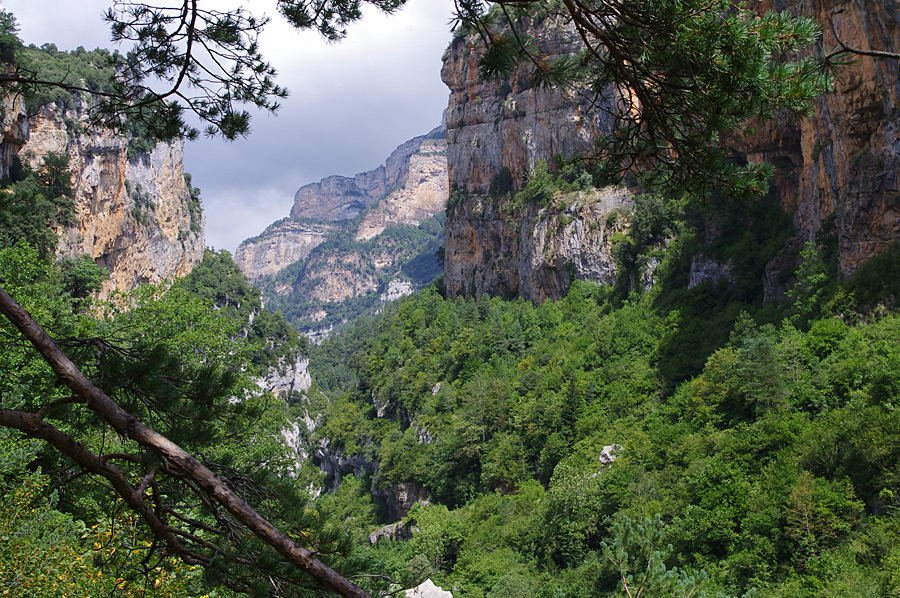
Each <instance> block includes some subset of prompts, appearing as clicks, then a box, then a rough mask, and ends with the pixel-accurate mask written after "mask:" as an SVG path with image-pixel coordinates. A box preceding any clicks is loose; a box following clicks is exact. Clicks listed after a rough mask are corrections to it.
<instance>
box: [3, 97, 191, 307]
mask: <svg viewBox="0 0 900 598" xmlns="http://www.w3.org/2000/svg"><path fill="white" fill-rule="evenodd" d="M27 125H28V126H27V131H26V134H25V135H24V136H25V139H26V140H25V142H24V144H23V145H21V146H20V148H19V153H20V156H21V157H23V158H24V159H25V160H27V161H28V162H29V163H30V164H31V165H32V167H38V166H39V165H40V163H41V161H42V159H43V157H44V156H45V155H47V154H48V153H51V152H52V153H57V154H67V155H68V156H69V169H70V171H71V172H72V186H73V189H74V191H75V197H74V200H75V212H76V218H77V220H78V225H77V226H75V227H73V228H70V229H66V230H61V231H58V232H59V233H60V244H59V248H58V251H57V253H58V254H59V255H77V254H81V253H86V254H88V255H90V256H91V257H92V258H94V260H95V261H96V262H97V264H98V265H100V266H101V267H104V268H106V269H108V270H109V273H110V278H109V280H108V281H107V282H106V283H105V284H104V286H103V289H102V290H101V292H100V295H101V297H105V296H107V295H108V294H109V293H110V291H111V290H112V289H122V290H130V289H132V288H134V287H135V286H137V285H138V284H140V283H159V282H162V281H166V280H171V279H172V278H174V277H176V276H183V275H185V274H187V273H188V272H190V271H191V269H192V268H193V267H194V265H196V264H197V263H199V262H200V260H201V259H202V258H203V248H204V244H205V241H204V234H203V232H204V221H203V213H202V208H201V205H200V199H199V197H198V196H197V195H196V193H194V192H193V190H192V189H191V188H190V186H189V185H188V184H187V183H186V181H185V176H184V167H183V165H182V159H183V157H184V144H183V143H182V142H180V141H178V142H172V143H160V144H157V145H156V146H155V147H154V149H153V150H152V151H151V152H149V153H140V154H138V155H136V156H134V157H133V159H129V156H128V140H127V139H126V138H124V137H122V136H119V135H114V134H111V133H110V132H107V131H97V130H93V131H92V130H89V129H88V128H87V127H86V126H85V118H84V115H83V114H82V112H81V111H80V110H77V109H76V110H60V109H57V108H56V107H55V106H54V105H49V106H45V107H44V108H42V109H41V111H40V113H39V114H37V115H35V116H32V117H31V118H30V119H28V121H27ZM192 193H193V195H192Z"/></svg>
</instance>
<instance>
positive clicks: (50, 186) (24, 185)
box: [0, 154, 75, 255]
mask: <svg viewBox="0 0 900 598" xmlns="http://www.w3.org/2000/svg"><path fill="white" fill-rule="evenodd" d="M68 165H69V160H68V157H66V156H61V155H56V154H48V155H47V156H45V158H44V163H43V164H42V165H41V167H40V168H39V169H38V171H37V172H31V170H30V169H29V168H27V167H23V169H22V172H21V173H20V177H21V178H20V179H19V180H17V181H15V182H12V181H9V182H7V181H4V184H3V185H2V187H3V188H2V189H0V247H11V246H13V245H15V244H16V243H21V242H24V243H29V244H31V245H33V246H34V247H36V248H37V249H38V250H39V251H40V252H41V253H42V254H44V255H49V254H50V253H52V252H53V251H55V249H56V242H57V237H56V234H55V233H54V232H53V228H55V227H65V226H72V225H73V224H75V220H74V218H75V208H74V205H73V204H72V187H71V174H70V173H69V170H68Z"/></svg>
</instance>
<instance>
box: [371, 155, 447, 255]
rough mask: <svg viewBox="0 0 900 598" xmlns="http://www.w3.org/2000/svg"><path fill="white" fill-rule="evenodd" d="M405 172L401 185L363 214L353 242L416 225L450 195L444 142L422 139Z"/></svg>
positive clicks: (436, 210)
mask: <svg viewBox="0 0 900 598" xmlns="http://www.w3.org/2000/svg"><path fill="white" fill-rule="evenodd" d="M405 170H406V177H405V178H404V179H403V181H402V185H400V187H399V188H398V189H395V190H393V191H391V192H390V193H389V194H388V195H387V196H386V197H384V198H383V199H382V200H381V201H379V202H378V203H377V205H375V206H374V207H373V208H372V209H370V210H368V211H367V212H366V213H365V215H364V216H363V219H362V222H361V223H360V225H359V228H358V229H357V230H356V240H357V241H368V240H369V239H372V238H374V237H376V236H377V235H379V234H381V233H382V232H383V231H384V229H386V228H388V227H389V226H398V225H402V224H407V225H412V226H417V225H419V224H421V223H422V222H425V221H426V220H428V219H429V218H431V217H432V216H434V215H435V214H437V213H438V212H440V211H441V210H443V209H444V206H445V205H446V204H447V196H448V195H449V193H450V183H449V179H448V175H447V142H446V141H445V140H444V139H427V138H426V139H425V140H423V141H422V142H421V143H420V144H419V147H418V149H417V151H416V153H414V154H411V155H410V156H409V160H408V162H407V166H406V169H405Z"/></svg>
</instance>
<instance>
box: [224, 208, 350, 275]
mask: <svg viewBox="0 0 900 598" xmlns="http://www.w3.org/2000/svg"><path fill="white" fill-rule="evenodd" d="M334 230H335V227H334V226H330V225H328V224H325V223H319V222H297V221H295V220H290V219H285V220H282V221H280V222H276V223H275V224H272V225H271V226H269V227H268V228H267V229H266V230H265V231H263V233H262V234H261V235H259V236H258V237H254V238H253V239H247V240H246V241H243V242H241V244H240V245H238V248H237V251H236V252H235V254H234V261H235V263H236V264H237V265H238V266H239V267H240V268H241V270H242V271H243V272H244V274H245V275H246V276H247V278H248V280H250V281H251V282H254V281H256V280H259V279H260V278H262V277H264V276H272V275H273V274H277V273H278V272H281V271H282V270H284V269H285V268H287V267H288V266H290V265H291V264H293V263H294V262H296V261H299V260H305V259H306V258H307V257H309V254H310V252H312V250H313V249H315V248H316V247H317V246H318V245H319V244H320V243H321V242H322V241H324V240H325V238H326V237H327V236H328V234H329V233H331V232H333V231H334Z"/></svg>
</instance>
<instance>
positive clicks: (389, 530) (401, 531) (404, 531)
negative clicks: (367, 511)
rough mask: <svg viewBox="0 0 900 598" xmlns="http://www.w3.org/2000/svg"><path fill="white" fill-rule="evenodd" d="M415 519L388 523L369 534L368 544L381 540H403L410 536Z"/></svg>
mask: <svg viewBox="0 0 900 598" xmlns="http://www.w3.org/2000/svg"><path fill="white" fill-rule="evenodd" d="M415 525H416V522H415V520H413V519H408V520H406V521H397V522H395V523H389V524H388V525H385V526H384V527H381V528H379V529H377V530H375V531H374V532H372V533H371V534H369V544H378V543H379V542H381V541H382V540H394V541H403V540H409V539H410V538H412V535H413V529H414V526H415Z"/></svg>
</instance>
